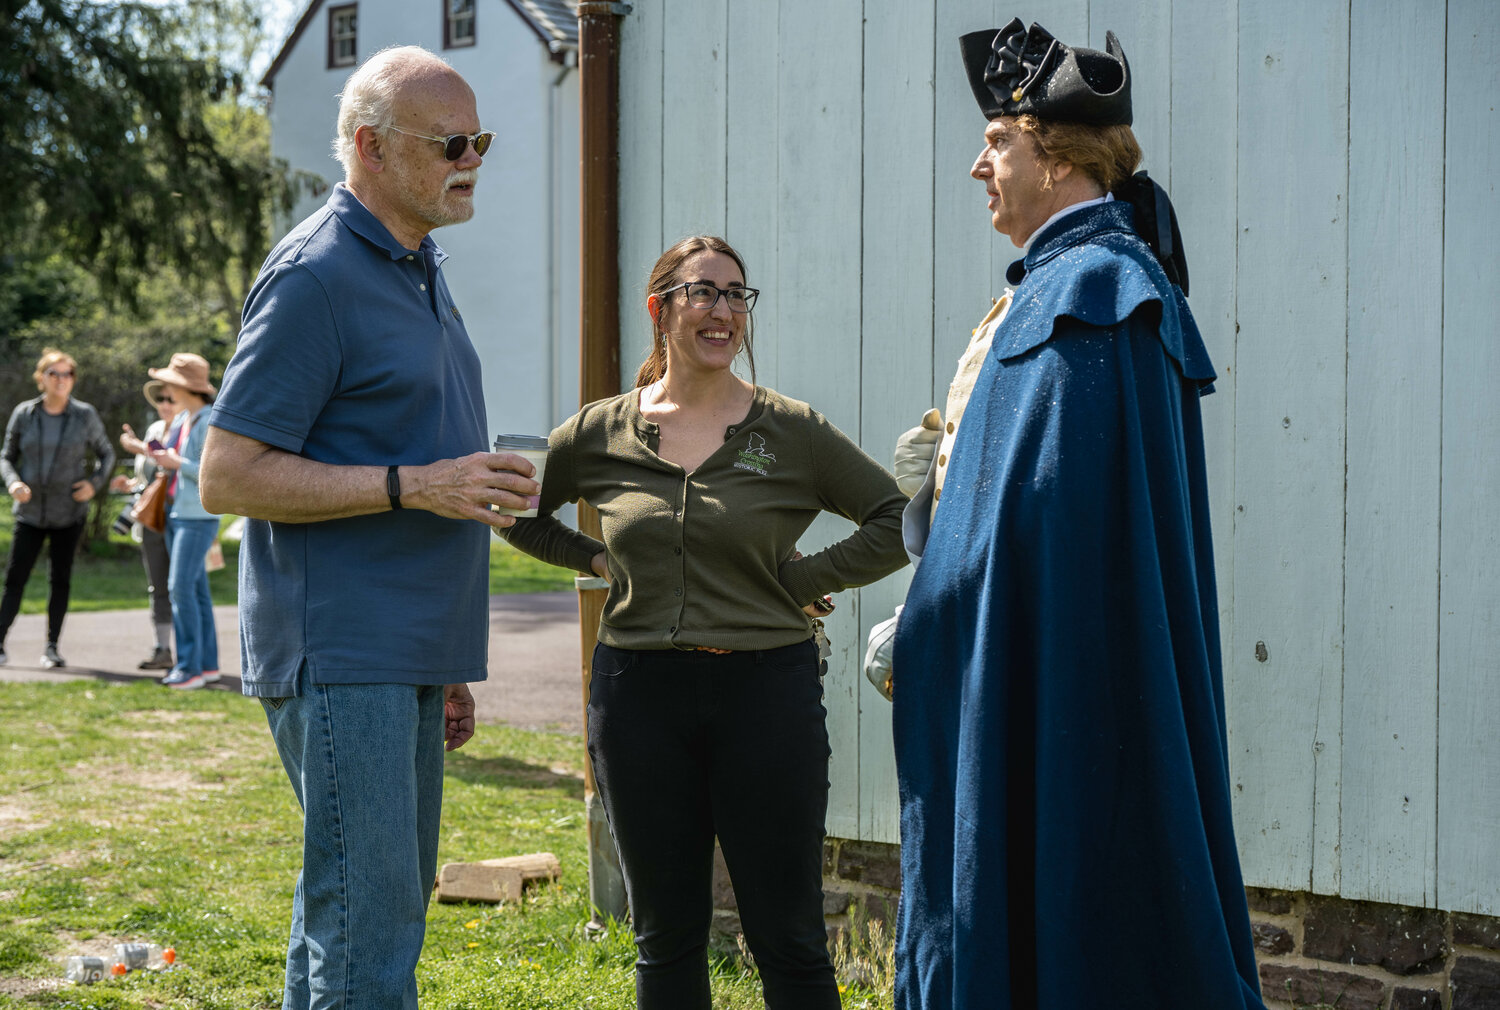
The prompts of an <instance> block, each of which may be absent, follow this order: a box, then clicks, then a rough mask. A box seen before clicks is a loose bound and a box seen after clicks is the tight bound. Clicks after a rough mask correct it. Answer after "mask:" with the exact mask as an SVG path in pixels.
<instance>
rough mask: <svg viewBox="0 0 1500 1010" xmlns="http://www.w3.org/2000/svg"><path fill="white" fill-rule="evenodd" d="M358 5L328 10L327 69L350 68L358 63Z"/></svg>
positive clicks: (347, 5)
mask: <svg viewBox="0 0 1500 1010" xmlns="http://www.w3.org/2000/svg"><path fill="white" fill-rule="evenodd" d="M358 9H359V5H358V4H345V5H343V6H342V7H330V8H328V68H329V69H330V70H331V69H333V68H334V67H352V66H354V64H356V63H358V62H359V46H358V44H357V36H358V24H357V18H358Z"/></svg>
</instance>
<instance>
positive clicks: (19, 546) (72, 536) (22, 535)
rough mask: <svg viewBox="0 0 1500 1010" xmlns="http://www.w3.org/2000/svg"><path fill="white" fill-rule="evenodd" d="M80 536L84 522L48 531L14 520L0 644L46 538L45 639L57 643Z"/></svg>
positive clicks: (2, 599)
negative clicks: (49, 546) (13, 534)
mask: <svg viewBox="0 0 1500 1010" xmlns="http://www.w3.org/2000/svg"><path fill="white" fill-rule="evenodd" d="M82 536H83V523H79V524H78V525H77V526H64V527H62V528H61V529H55V530H49V529H43V528H42V527H40V526H32V525H30V524H29V523H23V522H21V521H20V520H19V519H18V520H16V532H15V536H14V537H13V538H12V539H11V542H10V558H9V560H7V561H6V562H5V595H4V596H3V597H0V643H3V642H4V641H5V636H6V635H8V634H9V633H10V626H11V624H13V623H14V622H15V619H16V615H17V614H19V613H20V612H21V594H23V593H24V592H25V591H26V580H27V579H29V578H31V570H32V569H33V568H35V567H36V559H37V558H39V557H40V556H41V554H42V542H43V541H44V540H45V541H51V549H50V550H49V551H48V553H47V560H48V567H47V641H48V642H51V643H53V644H56V642H57V637H58V636H59V635H60V634H62V623H63V618H64V617H65V616H67V613H68V597H69V595H70V594H71V593H72V591H73V559H74V558H75V557H77V555H78V539H79V538H80V537H82Z"/></svg>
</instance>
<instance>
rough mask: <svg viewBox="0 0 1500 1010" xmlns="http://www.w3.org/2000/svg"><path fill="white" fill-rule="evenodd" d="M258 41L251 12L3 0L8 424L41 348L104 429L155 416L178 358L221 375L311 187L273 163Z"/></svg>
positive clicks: (0, 218) (250, 7) (3, 312)
mask: <svg viewBox="0 0 1500 1010" xmlns="http://www.w3.org/2000/svg"><path fill="white" fill-rule="evenodd" d="M262 42H263V29H262V25H261V18H260V11H259V5H258V4H257V3H256V2H255V0H177V2H176V3H175V4H169V5H166V6H162V5H158V4H148V3H138V2H126V0H100V2H85V0H24V2H23V0H0V167H3V169H4V173H3V178H4V179H5V180H6V182H7V184H8V187H9V192H8V193H7V194H6V196H7V199H5V200H3V201H0V424H3V419H4V418H5V417H7V416H8V415H9V412H10V409H11V408H12V407H13V406H14V405H15V404H16V403H18V402H20V401H21V400H24V399H30V398H31V397H34V396H36V395H37V391H36V389H35V386H34V384H33V383H32V382H31V372H32V367H33V365H34V363H35V361H36V358H37V356H38V355H39V354H40V353H41V350H42V348H43V347H45V346H49V345H50V346H56V347H59V348H62V349H63V350H66V351H67V352H68V353H70V354H72V355H73V356H74V357H75V358H76V359H77V360H78V364H79V383H78V388H77V391H76V392H77V395H78V396H79V398H81V399H83V400H86V401H88V402H89V403H92V404H93V405H94V406H95V407H96V408H97V409H98V410H99V413H100V416H101V418H102V419H103V420H104V422H105V427H106V430H108V431H109V432H111V434H113V433H115V432H118V431H119V427H120V424H122V423H125V422H129V423H130V424H132V425H134V426H135V427H136V428H137V430H139V429H140V428H141V426H142V424H143V422H145V421H146V420H148V419H149V408H147V407H146V404H145V403H144V402H143V401H142V399H141V396H140V387H141V384H142V383H143V382H145V380H146V378H147V376H146V368H147V367H149V366H153V365H162V364H165V363H166V361H167V360H168V359H169V358H170V356H171V354H172V353H173V352H174V351H194V352H196V353H199V354H202V355H203V356H204V357H206V358H208V360H209V361H210V363H211V364H212V365H213V366H214V371H215V373H216V374H217V373H219V372H220V371H221V370H222V367H223V365H224V364H225V363H226V361H227V359H228V357H229V354H230V352H231V351H232V349H233V346H234V340H235V337H236V335H237V334H238V332H239V313H240V306H241V305H242V304H243V301H244V298H245V295H246V293H247V292H248V290H249V287H250V285H251V283H252V282H253V280H254V275H255V271H256V269H258V267H259V266H260V263H261V261H262V260H263V259H264V258H265V254H266V251H267V249H268V247H269V243H270V229H271V224H272V221H273V220H274V219H275V216H276V215H277V214H282V215H285V214H286V213H289V212H290V210H291V208H292V205H293V203H294V201H295V197H296V195H297V191H298V189H299V188H300V187H302V186H306V185H309V184H310V183H311V182H312V181H313V180H312V179H311V177H292V176H290V175H289V173H288V172H287V169H286V166H285V165H284V164H277V163H274V162H273V160H272V159H271V156H270V129H269V125H268V123H267V120H266V115H265V108H264V101H263V96H261V95H259V94H257V93H256V92H254V91H253V90H252V89H251V88H250V87H249V86H248V85H247V83H246V82H247V80H248V72H247V68H248V66H249V64H250V62H251V60H252V58H253V55H254V53H255V52H256V51H257V49H258V48H259V47H260V46H261V44H262ZM6 504H7V505H8V502H7V503H6ZM106 526H107V523H104V522H101V510H98V509H96V510H95V512H94V516H93V521H92V523H91V532H92V533H95V534H97V535H102V533H103V530H104V528H105V527H106Z"/></svg>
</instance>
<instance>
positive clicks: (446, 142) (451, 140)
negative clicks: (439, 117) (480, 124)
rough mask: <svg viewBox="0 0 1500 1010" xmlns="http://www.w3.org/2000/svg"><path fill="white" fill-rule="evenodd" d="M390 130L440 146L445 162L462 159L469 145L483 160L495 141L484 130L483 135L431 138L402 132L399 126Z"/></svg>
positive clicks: (422, 134) (410, 132)
mask: <svg viewBox="0 0 1500 1010" xmlns="http://www.w3.org/2000/svg"><path fill="white" fill-rule="evenodd" d="M391 129H393V130H395V131H396V132H397V133H404V134H406V135H407V136H408V137H416V138H417V139H419V140H430V141H432V142H433V143H434V144H442V145H443V158H444V159H445V160H447V161H457V160H458V159H459V158H462V157H463V156H464V150H465V149H466V148H467V147H468V146H469V145H470V144H473V145H474V153H475V154H477V155H479V156H480V157H481V158H483V157H484V152H486V151H488V150H489V149H490V144H492V143H494V140H495V134H494V131H492V130H485V131H484V132H483V133H472V134H471V133H454V134H450V135H448V136H446V137H433V136H429V135H428V134H425V133H413V132H412V131H410V130H403V129H401V127H399V126H393V127H391Z"/></svg>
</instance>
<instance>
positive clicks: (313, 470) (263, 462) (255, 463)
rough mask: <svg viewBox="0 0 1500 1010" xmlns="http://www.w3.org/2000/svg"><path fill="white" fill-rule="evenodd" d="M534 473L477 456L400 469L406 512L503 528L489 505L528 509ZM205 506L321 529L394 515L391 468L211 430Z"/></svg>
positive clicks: (509, 519) (505, 458) (508, 520)
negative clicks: (323, 457)
mask: <svg viewBox="0 0 1500 1010" xmlns="http://www.w3.org/2000/svg"><path fill="white" fill-rule="evenodd" d="M535 472H536V470H535V468H534V467H532V465H531V464H530V463H529V462H527V461H526V460H525V459H524V458H522V457H520V456H515V455H512V454H510V453H503V452H476V453H471V454H470V455H468V456H465V457H463V458H462V459H444V460H438V461H437V462H435V463H428V464H425V465H420V464H411V465H402V466H401V467H400V468H399V469H398V470H397V477H398V478H399V479H400V481H401V505H402V507H403V508H408V509H426V510H427V511H429V512H433V513H436V514H437V515H440V516H445V517H447V518H450V519H474V520H477V521H478V522H482V523H485V524H486V525H488V526H494V527H497V528H503V527H506V526H509V525H511V524H512V523H514V522H515V517H514V516H509V515H500V514H498V513H496V512H492V511H490V506H491V505H505V506H508V507H510V508H516V509H523V508H527V507H528V506H527V504H526V499H527V497H529V496H532V495H537V494H540V493H541V486H540V485H538V484H537V482H536V481H534V480H532V479H531V474H533V473H535ZM198 491H199V493H200V495H201V496H202V500H203V507H204V508H206V509H208V510H209V511H211V512H218V513H220V514H223V513H233V514H235V515H240V516H249V517H250V518H252V519H265V520H269V521H270V522H283V523H316V522H325V521H327V520H329V519H347V518H349V517H350V516H363V515H372V514H374V513H377V512H386V511H388V510H389V509H390V507H391V506H390V500H389V499H388V498H387V497H386V468H385V467H384V466H381V465H378V464H369V465H359V464H350V465H343V464H334V463H320V462H317V461H316V460H311V459H307V458H305V457H303V456H298V455H295V454H293V453H289V452H287V451H285V450H283V449H277V448H276V447H274V446H270V445H267V444H266V443H264V442H259V441H257V440H255V439H253V438H247V437H246V436H244V435H237V434H235V433H234V432H232V431H226V430H225V429H223V428H214V427H210V428H209V429H208V435H207V437H206V438H205V440H204V443H203V459H202V460H201V461H200V463H199V471H198Z"/></svg>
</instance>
